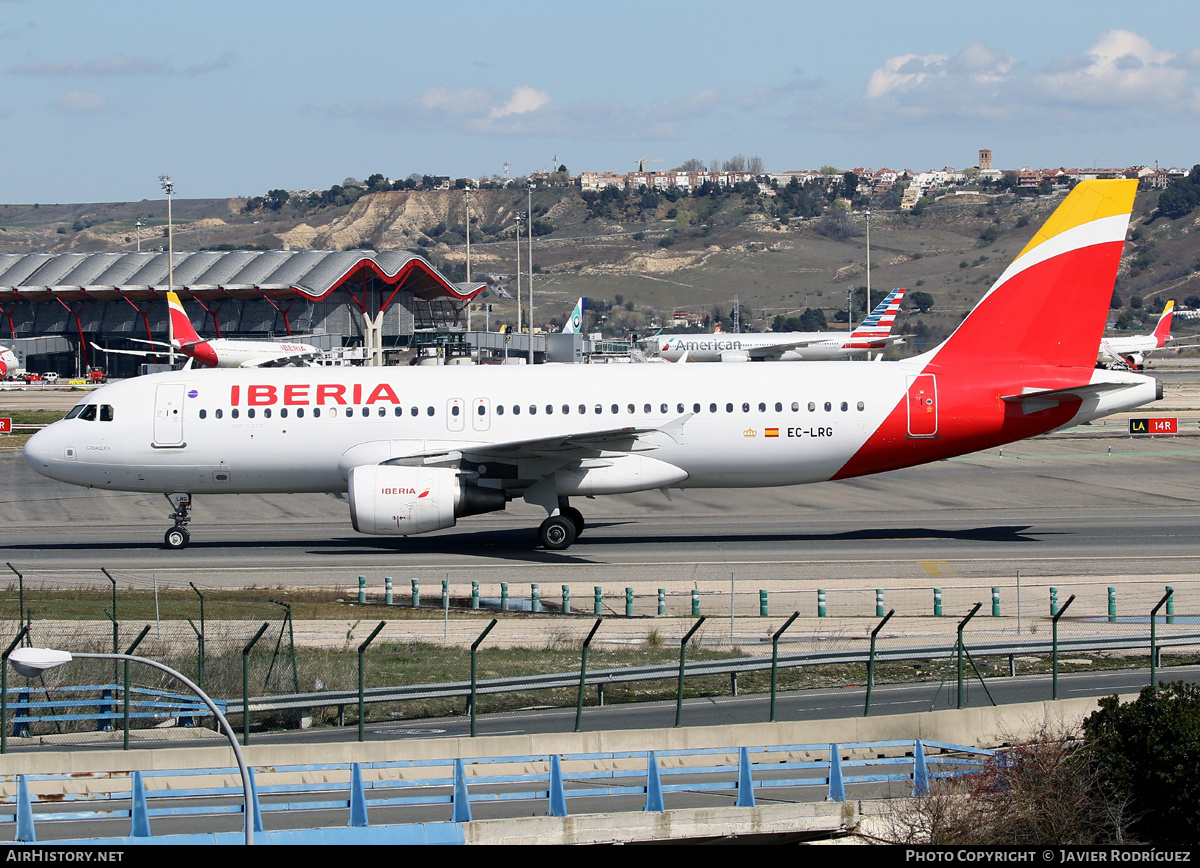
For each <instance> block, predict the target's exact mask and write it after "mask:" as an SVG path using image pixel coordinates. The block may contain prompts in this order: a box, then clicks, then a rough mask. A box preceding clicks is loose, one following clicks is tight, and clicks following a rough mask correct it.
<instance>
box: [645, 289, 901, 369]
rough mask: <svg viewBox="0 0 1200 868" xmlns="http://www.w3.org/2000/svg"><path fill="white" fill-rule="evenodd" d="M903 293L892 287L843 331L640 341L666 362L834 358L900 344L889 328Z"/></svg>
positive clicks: (660, 336)
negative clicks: (848, 330)
mask: <svg viewBox="0 0 1200 868" xmlns="http://www.w3.org/2000/svg"><path fill="white" fill-rule="evenodd" d="M903 299H904V290H903V289H893V290H892V291H891V292H889V293H888V294H887V296H886V297H885V298H884V299H883V301H881V302H880V303H879V304H877V305H876V306H875V309H874V310H873V311H871V314H870V316H868V317H867V318H866V319H864V320H863V321H862V322H861V323H859V324H858V325H857V326H855V327H854V330H853V331H851V332H849V333H847V332H776V333H772V332H766V333H757V334H725V333H723V332H716V333H714V334H711V335H670V334H658V335H655V336H654V337H653V338H647V339H646V340H645V341H644V342H643V343H644V345H646V346H647V347H648V348H649V349H650V352H651V353H652V354H654V355H657V356H658V357H659V358H661V359H663V360H665V361H668V362H678V361H689V362H762V361H784V362H793V361H806V360H814V359H837V358H842V357H845V356H849V355H852V354H855V353H864V352H867V353H869V352H870V351H871V350H882V349H886V348H887V347H888V345H889V344H894V343H902V342H903V339H904V338H903V335H895V336H893V335H892V333H891V332H892V325H893V324H894V323H895V321H896V313H897V311H899V310H900V302H901V301H903Z"/></svg>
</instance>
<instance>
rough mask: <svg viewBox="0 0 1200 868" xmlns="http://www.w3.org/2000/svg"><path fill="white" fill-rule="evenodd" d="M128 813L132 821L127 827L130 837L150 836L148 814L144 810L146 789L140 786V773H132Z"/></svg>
mask: <svg viewBox="0 0 1200 868" xmlns="http://www.w3.org/2000/svg"><path fill="white" fill-rule="evenodd" d="M129 802H130V807H129V814H130V817H131V818H132V822H131V823H130V827H129V836H130V837H131V838H149V837H150V814H149V813H148V812H147V810H146V790H145V788H144V787H143V786H142V773H141V772H134V773H133V784H132V786H131V787H130V790H129Z"/></svg>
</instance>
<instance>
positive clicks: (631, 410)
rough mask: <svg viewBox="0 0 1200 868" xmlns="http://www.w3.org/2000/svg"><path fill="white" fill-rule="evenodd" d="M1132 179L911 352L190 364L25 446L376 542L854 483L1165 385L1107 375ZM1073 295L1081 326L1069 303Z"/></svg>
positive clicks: (1088, 187)
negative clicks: (649, 503)
mask: <svg viewBox="0 0 1200 868" xmlns="http://www.w3.org/2000/svg"><path fill="white" fill-rule="evenodd" d="M1136 189H1137V182H1136V181H1124V180H1121V181H1085V182H1083V183H1080V184H1079V185H1078V186H1076V187H1075V189H1074V190H1072V191H1071V193H1070V194H1068V196H1067V197H1066V199H1065V200H1064V201H1063V202H1062V203H1061V204H1060V205H1059V207H1058V209H1057V210H1056V211H1055V212H1054V214H1053V215H1052V216H1051V217H1050V219H1049V220H1048V221H1047V222H1046V224H1045V226H1043V227H1042V229H1041V230H1040V231H1039V232H1038V233H1037V234H1036V235H1035V236H1034V237H1033V239H1032V240H1031V241H1030V242H1029V244H1028V245H1026V247H1025V249H1024V250H1022V251H1021V253H1020V255H1019V256H1018V257H1017V258H1016V260H1015V261H1014V262H1013V263H1012V264H1011V265H1010V266H1009V267H1008V268H1007V269H1006V270H1005V272H1004V273H1003V274H1002V275H1001V276H1000V278H999V280H997V282H996V284H995V285H994V286H993V287H992V288H991V289H990V290H989V291H988V292H987V294H986V295H985V296H984V297H983V298H982V299H981V300H980V302H979V303H978V305H976V307H975V309H974V310H973V311H972V312H971V313H970V315H969V316H968V317H967V318H966V319H965V320H963V322H962V323H961V324H960V325H959V327H958V328H957V330H955V332H954V334H952V335H951V336H950V337H949V338H948V339H947V340H946V341H945V343H943V344H941V345H940V346H939V347H937V348H936V349H933V350H930V351H929V352H927V353H925V354H923V355H920V356H916V357H914V358H911V359H905V360H902V361H894V362H871V363H862V362H849V363H846V362H812V363H810V364H807V365H786V366H778V367H776V368H775V369H774V371H775V374H774V375H773V376H770V377H749V378H748V377H746V376H745V369H744V368H742V367H741V366H739V365H639V366H626V365H535V366H529V367H525V366H522V367H507V366H500V365H497V366H484V367H474V366H472V367H469V368H468V367H454V366H450V367H415V368H413V367H404V368H379V367H371V368H341V369H338V368H272V369H255V370H244V369H242V370H217V371H204V372H200V371H174V372H167V373H162V374H153V375H150V376H144V377H137V378H134V379H131V380H125V381H123V382H119V383H113V384H110V385H107V386H104V387H102V388H100V389H98V390H96V391H95V392H92V393H90V394H89V395H88V396H87V397H86V398H85V399H84V400H83V402H82V403H80V404H78V405H76V406H75V407H74V408H73V409H72V410H71V412H70V413H68V414H67V417H66V418H65V419H63V420H61V421H59V422H55V423H54V424H52V425H49V426H47V427H46V428H44V429H42V430H41V431H39V432H38V433H36V434H35V435H34V436H33V437H31V438H30V440H29V441H28V443H27V445H26V446H25V460H26V462H28V464H29V465H30V467H32V468H33V469H34V470H36V471H37V472H39V473H41V474H43V475H45V476H48V477H50V478H52V479H57V480H61V481H63V482H69V483H72V484H75V485H81V486H87V487H91V488H100V489H107V490H115V491H144V492H161V493H163V494H165V495H166V496H167V497H168V498H169V499H170V500H171V502H172V505H173V507H174V512H173V514H172V516H171V517H172V518H173V520H174V526H173V527H171V528H170V529H169V530H168V531H167V532H166V537H165V539H166V544H167V545H168V546H169V547H171V548H182V547H183V546H185V545H187V543H188V539H189V533H188V529H187V524H188V522H189V520H190V516H189V510H190V508H191V503H192V496H193V495H195V494H222V493H227V494H234V493H262V492H335V493H341V492H345V493H346V494H347V495H348V500H349V505H350V520H351V522H352V523H353V526H354V528H355V529H356V530H358V531H359V532H361V533H366V534H381V535H393V536H405V535H410V534H421V533H427V532H430V531H436V530H440V529H443V528H450V527H453V526H454V524H455V522H456V521H457V519H459V518H461V517H463V516H469V515H475V514H478V513H484V512H491V511H493V510H501V509H504V507H505V504H506V503H507V502H508V501H510V500H514V499H517V498H523V499H524V500H525V501H527V502H529V503H531V504H535V505H538V506H541V507H542V508H544V509H545V510H546V513H547V516H548V517H547V518H546V519H545V521H543V522H542V524H541V526H540V528H539V530H538V536H539V540H540V542H541V544H542V545H543V546H545V547H546V548H549V549H565V548H567V547H569V546H570V545H571V544H572V543H574V542H575V540H576V538H577V537H578V536H579V534H580V533H581V532H582V531H583V530H584V519H583V516H582V514H581V513H580V512H579V510H577V509H576V508H575V507H573V506H571V505H570V498H572V497H591V496H593V495H598V494H620V493H627V492H634V491H645V490H651V489H661V490H662V491H663V492H664V493H666V492H667V491H668V490H669V489H672V488H677V489H684V488H750V487H761V486H778V485H796V484H800V483H807V482H822V481H825V480H830V479H847V478H851V477H856V476H864V475H867V474H872V473H880V472H883V471H886V470H894V469H896V468H900V467H909V466H912V465H917V464H924V463H926V462H930V461H937V460H939V459H943V458H948V457H950V456H954V455H962V454H964V453H969V452H974V451H977V450H979V449H985V448H988V447H994V446H998V445H1002V444H1004V443H1009V442H1011V441H1014V440H1020V439H1023V438H1026V437H1032V436H1034V435H1037V434H1043V433H1045V432H1048V431H1053V430H1055V429H1058V428H1062V427H1065V426H1069V425H1076V424H1079V423H1082V422H1087V421H1089V420H1092V419H1096V418H1098V417H1101V416H1105V415H1108V414H1110V413H1115V412H1119V411H1122V410H1128V409H1132V408H1134V407H1138V406H1140V405H1142V404H1145V403H1147V402H1150V401H1153V400H1156V398H1159V397H1161V396H1162V390H1161V386H1160V384H1159V383H1158V382H1157V381H1156V380H1154V379H1153V378H1152V377H1148V376H1144V375H1141V374H1136V373H1133V372H1129V371H1109V370H1102V369H1097V368H1096V366H1095V365H1096V348H1097V347H1098V346H1099V344H1100V336H1101V334H1102V333H1103V331H1104V323H1105V319H1106V317H1107V315H1108V305H1109V301H1110V299H1111V298H1112V291H1113V283H1114V281H1115V279H1116V273H1117V266H1118V264H1119V262H1120V257H1121V249H1122V247H1123V245H1124V241H1125V231H1126V227H1127V225H1128V221H1129V212H1130V209H1131V208H1132V206H1133V198H1134V193H1135V191H1136ZM1064 309H1070V310H1071V311H1072V312H1073V315H1072V316H1071V317H1069V318H1068V317H1064V316H1062V315H1061V312H1062V311H1063V310H1064Z"/></svg>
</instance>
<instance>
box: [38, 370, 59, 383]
mask: <svg viewBox="0 0 1200 868" xmlns="http://www.w3.org/2000/svg"><path fill="white" fill-rule="evenodd" d="M42 382H44V383H49V384H50V385H54V384H55V383H57V382H58V372H57V371H46V373H44V374H42Z"/></svg>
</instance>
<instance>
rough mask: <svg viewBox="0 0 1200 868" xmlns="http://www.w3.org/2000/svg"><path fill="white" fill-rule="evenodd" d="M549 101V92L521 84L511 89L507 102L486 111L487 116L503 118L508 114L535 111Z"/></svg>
mask: <svg viewBox="0 0 1200 868" xmlns="http://www.w3.org/2000/svg"><path fill="white" fill-rule="evenodd" d="M549 102H550V94H548V93H546V92H545V91H544V90H537V89H536V88H532V87H526V86H524V85H522V86H520V87H517V88H514V89H513V92H512V96H511V97H510V98H509V100H508V102H506V103H505V104H504V105H502V106H500V107H498V108H494V109H492V110H491V111H490V112H488V117H490V118H503V117H507V116H508V115H523V114H528V113H529V112H535V111H537V110H538V109H540V108H541V107H542V106H544V105H547V104H548V103H549Z"/></svg>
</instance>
